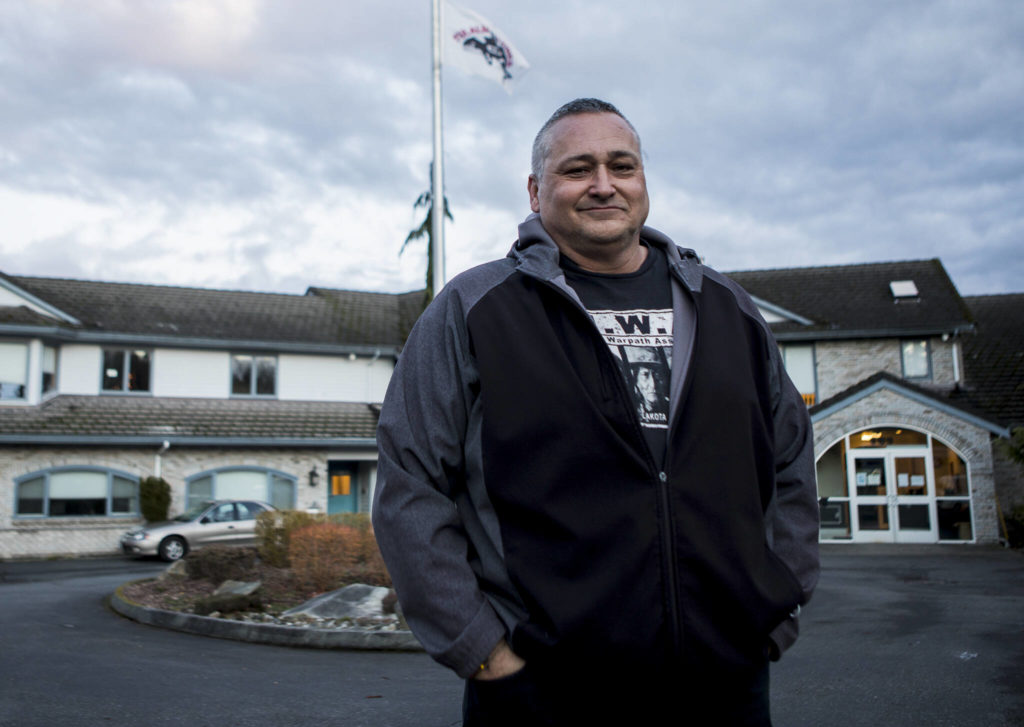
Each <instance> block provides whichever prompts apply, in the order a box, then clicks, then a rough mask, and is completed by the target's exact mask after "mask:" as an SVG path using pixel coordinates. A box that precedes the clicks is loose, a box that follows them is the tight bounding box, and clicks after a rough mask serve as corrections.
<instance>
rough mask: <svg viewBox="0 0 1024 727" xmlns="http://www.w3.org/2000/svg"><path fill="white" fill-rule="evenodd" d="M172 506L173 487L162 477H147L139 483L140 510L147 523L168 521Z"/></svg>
mask: <svg viewBox="0 0 1024 727" xmlns="http://www.w3.org/2000/svg"><path fill="white" fill-rule="evenodd" d="M170 506H171V486H170V485H168V484H167V482H166V481H165V480H164V479H162V478H160V477H146V478H145V479H143V480H142V481H141V482H139V510H141V511H142V517H144V518H146V520H147V522H151V523H158V522H161V521H163V520H166V519H167V509H168V508H169V507H170Z"/></svg>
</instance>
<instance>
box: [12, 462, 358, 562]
mask: <svg viewBox="0 0 1024 727" xmlns="http://www.w3.org/2000/svg"><path fill="white" fill-rule="evenodd" d="M155 452H156V448H155V447H144V448H132V449H127V448H114V447H108V448H104V447H42V446H40V447H2V448H0V559H2V558H17V557H29V556H31V557H47V556H55V555H92V554H108V555H109V554H113V553H116V552H118V548H119V546H118V540H119V538H120V536H121V534H122V533H124V532H125V531H126V530H130V529H131V528H133V527H135V526H137V525H140V524H141V523H142V519H141V518H132V517H125V516H111V517H77V518H65V517H53V518H33V517H22V518H16V517H14V508H15V492H14V480H15V479H16V478H18V477H21V476H22V475H27V474H30V473H32V472H37V471H39V470H46V469H50V468H52V467H65V466H76V465H88V466H92V467H105V468H110V469H115V470H119V471H122V472H126V473H128V474H131V475H135V476H137V477H139V478H140V479H141V478H143V477H148V476H150V475H152V474H154V472H155V467H156V457H155ZM328 459H349V460H365V461H368V462H370V463H371V466H370V467H369V468H368V472H367V477H366V481H365V482H362V483H360V486H361V488H363V490H364V492H362V493H361V495H363V496H361V497H360V498H359V500H360V501H359V509H360V510H363V511H366V510H367V509H368V508H369V502H370V495H371V494H372V490H370V486H371V485H372V484H373V482H374V479H375V478H374V472H373V467H372V465H373V463H374V461H375V460H376V451H375V450H373V449H367V450H361V451H328V450H314V449H226V448H175V447H172V448H171V449H169V450H168V451H167V452H165V453H164V454H163V455H161V457H160V466H161V475H162V477H163V478H164V479H165V480H167V482H168V484H170V486H171V507H170V512H171V514H172V515H174V514H177V513H180V512H182V511H183V510H184V509H185V499H186V492H185V479H186V478H187V477H190V476H192V475H195V474H198V473H200V472H204V471H206V470H212V469H218V468H221V467H239V466H241V467H245V466H249V467H262V468H269V469H274V470H279V471H281V472H284V473H286V474H289V475H291V476H293V477H296V478H297V481H296V503H295V505H296V507H297V508H299V509H303V510H305V509H311V508H316V509H319V510H322V511H326V509H327V482H326V480H327V477H326V472H327V460H328ZM314 466H315V467H316V469H317V471H318V472H319V473H320V478H319V482H318V484H317V487H316V488H312V487H310V486H309V476H308V473H309V471H310V470H311V469H312V468H313V467H314Z"/></svg>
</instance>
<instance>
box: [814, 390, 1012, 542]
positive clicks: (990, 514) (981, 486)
mask: <svg viewBox="0 0 1024 727" xmlns="http://www.w3.org/2000/svg"><path fill="white" fill-rule="evenodd" d="M885 426H896V427H899V426H903V427H908V428H910V429H916V430H918V431H922V432H929V433H931V434H932V435H934V436H935V437H937V438H939V439H940V440H942V441H943V442H944V443H945V444H947V445H949V446H950V447H952V448H953V449H954V450H956V452H957V453H958V454H959V455H960V456H961V457H963V459H964V461H965V462H966V463H967V466H968V473H969V477H970V487H971V509H972V512H973V515H974V537H975V541H976V542H978V543H994V542H996V541H997V540H998V538H999V529H998V528H999V526H998V518H997V515H996V500H995V478H994V472H993V463H992V446H991V443H990V436H989V432H988V431H987V430H985V429H982V428H980V427H976V426H974V425H973V424H969V423H967V422H965V421H964V420H963V419H960V418H958V417H954V416H952V415H950V414H947V413H945V412H943V411H939V410H938V409H933V408H930V407H927V406H924V405H923V404H919V403H918V402H916V401H912V400H910V399H907V398H905V397H902V396H900V395H898V394H896V393H894V392H892V391H888V390H884V389H883V390H881V391H877V392H875V393H873V394H871V395H870V396H866V397H864V398H863V399H860V400H858V401H855V402H854V403H852V404H850V405H849V406H847V407H845V408H843V409H841V410H839V411H837V412H835V413H833V414H831V415H830V416H828V417H825V418H824V419H820V420H817V421H815V422H814V454H815V457H820V456H821V455H822V454H824V453H825V451H826V450H827V449H828V448H829V447H831V446H832V445H833V444H834V443H835V442H836V441H838V440H839V439H840V438H841V437H843V436H845V435H846V434H849V433H851V432H856V431H858V430H860V429H865V428H868V427H885Z"/></svg>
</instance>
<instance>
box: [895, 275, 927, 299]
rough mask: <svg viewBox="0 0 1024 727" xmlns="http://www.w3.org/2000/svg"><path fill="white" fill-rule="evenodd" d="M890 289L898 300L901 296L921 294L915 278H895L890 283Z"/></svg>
mask: <svg viewBox="0 0 1024 727" xmlns="http://www.w3.org/2000/svg"><path fill="white" fill-rule="evenodd" d="M889 290H891V291H892V297H893V298H895V299H896V300H899V299H900V298H916V297H917V296H919V295H920V293H918V292H917V286H916V285H914V281H913V280H893V281H891V282H890V283H889Z"/></svg>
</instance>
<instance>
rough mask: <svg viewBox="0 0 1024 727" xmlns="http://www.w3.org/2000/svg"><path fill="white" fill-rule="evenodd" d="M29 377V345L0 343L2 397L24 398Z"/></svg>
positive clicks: (0, 388)
mask: <svg viewBox="0 0 1024 727" xmlns="http://www.w3.org/2000/svg"><path fill="white" fill-rule="evenodd" d="M27 378H28V346H27V345H26V344H24V343H0V399H24V398H25V381H26V379H27Z"/></svg>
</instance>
